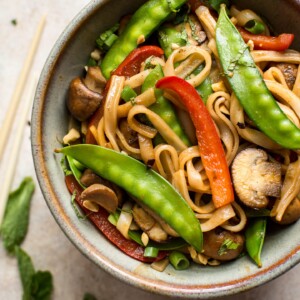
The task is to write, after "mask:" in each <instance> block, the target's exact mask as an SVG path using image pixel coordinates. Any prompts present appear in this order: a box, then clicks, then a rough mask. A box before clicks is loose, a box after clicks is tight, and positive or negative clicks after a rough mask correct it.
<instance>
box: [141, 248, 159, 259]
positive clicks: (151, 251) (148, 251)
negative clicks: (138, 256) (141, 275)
mask: <svg viewBox="0 0 300 300" xmlns="http://www.w3.org/2000/svg"><path fill="white" fill-rule="evenodd" d="M158 252H159V249H158V248H156V247H146V248H145V250H144V256H145V257H157V255H158Z"/></svg>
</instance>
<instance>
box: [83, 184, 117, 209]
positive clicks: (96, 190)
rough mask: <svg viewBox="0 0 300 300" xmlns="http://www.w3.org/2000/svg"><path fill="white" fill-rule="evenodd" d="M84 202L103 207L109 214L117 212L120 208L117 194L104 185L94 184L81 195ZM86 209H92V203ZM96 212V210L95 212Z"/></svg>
mask: <svg viewBox="0 0 300 300" xmlns="http://www.w3.org/2000/svg"><path fill="white" fill-rule="evenodd" d="M81 199H82V200H83V202H86V201H89V202H92V203H93V204H97V205H100V206H102V207H103V208H104V209H106V210H107V211H108V212H110V213H112V212H115V211H116V209H117V207H118V197H117V195H116V194H115V192H114V191H113V190H112V189H110V188H109V187H107V186H105V185H103V184H99V183H96V184H93V185H91V186H89V187H88V188H86V189H85V190H84V191H83V192H82V193H81ZM89 202H88V203H86V204H88V205H86V207H87V208H88V207H92V205H91V204H90V203H89ZM93 211H94V210H93Z"/></svg>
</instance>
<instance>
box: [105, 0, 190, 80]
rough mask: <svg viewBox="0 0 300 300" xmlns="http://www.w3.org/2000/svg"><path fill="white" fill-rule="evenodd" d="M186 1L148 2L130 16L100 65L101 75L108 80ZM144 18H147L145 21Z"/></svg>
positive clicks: (154, 0)
mask: <svg viewBox="0 0 300 300" xmlns="http://www.w3.org/2000/svg"><path fill="white" fill-rule="evenodd" d="M185 2H186V0H150V1H147V2H146V3H145V4H144V5H142V6H141V7H140V8H139V9H138V10H137V11H136V12H135V14H134V15H133V16H132V18H131V19H130V21H129V24H128V25H127V26H126V28H125V30H124V31H123V33H122V34H121V36H120V37H119V38H118V39H117V40H116V42H115V43H114V44H113V45H112V47H111V48H110V50H109V52H108V53H107V54H106V56H105V58H104V60H103V61H102V63H101V68H102V72H103V75H104V76H105V77H106V78H109V77H110V75H111V72H112V71H113V70H115V69H116V68H117V67H118V65H119V64H120V63H121V62H122V61H123V60H124V59H125V57H126V56H127V55H128V54H129V53H130V52H131V51H132V50H133V49H135V48H136V47H137V46H138V45H139V44H141V43H143V42H144V41H145V39H146V38H147V37H148V36H149V35H150V34H151V33H152V32H153V31H154V30H155V29H156V28H157V27H158V26H159V25H160V24H161V23H162V22H163V21H164V20H166V18H168V17H169V16H170V14H171V13H173V12H174V11H176V10H177V9H178V8H179V7H180V6H181V5H183V4H184V3H185ZM145 16H149V18H147V19H146V21H145Z"/></svg>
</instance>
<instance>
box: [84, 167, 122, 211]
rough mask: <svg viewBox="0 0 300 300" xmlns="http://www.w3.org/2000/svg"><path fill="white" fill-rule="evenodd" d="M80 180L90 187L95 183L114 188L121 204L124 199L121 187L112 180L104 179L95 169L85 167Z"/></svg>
mask: <svg viewBox="0 0 300 300" xmlns="http://www.w3.org/2000/svg"><path fill="white" fill-rule="evenodd" d="M80 182H81V183H82V184H83V185H84V186H85V187H89V186H91V185H93V184H96V183H98V184H103V185H105V186H107V187H109V188H110V189H112V190H113V191H114V192H115V194H116V195H117V197H118V201H119V203H118V204H119V205H120V204H121V203H122V200H123V195H124V193H123V191H122V189H121V188H119V187H118V186H117V185H115V184H114V183H112V182H109V181H108V180H106V179H103V178H102V177H100V176H98V175H97V174H96V173H94V172H93V170H91V169H85V170H84V172H83V174H82V176H81V178H80Z"/></svg>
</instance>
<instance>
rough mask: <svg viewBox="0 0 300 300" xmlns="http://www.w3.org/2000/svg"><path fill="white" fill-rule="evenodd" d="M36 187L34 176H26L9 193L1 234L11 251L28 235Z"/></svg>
mask: <svg viewBox="0 0 300 300" xmlns="http://www.w3.org/2000/svg"><path fill="white" fill-rule="evenodd" d="M34 188H35V185H34V182H33V180H32V178H31V177H26V178H24V180H23V181H22V182H21V184H20V186H19V187H18V188H17V189H16V190H15V191H13V192H11V193H10V194H9V197H8V200H7V204H6V208H5V212H4V217H3V221H2V224H1V228H0V234H1V237H2V240H3V245H4V247H5V248H6V250H7V251H8V252H10V253H13V252H14V249H15V246H19V245H20V244H21V243H22V241H23V240H24V238H25V236H26V233H27V229H28V222H29V210H30V202H31V198H32V194H33V192H34Z"/></svg>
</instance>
